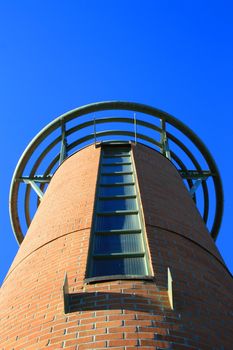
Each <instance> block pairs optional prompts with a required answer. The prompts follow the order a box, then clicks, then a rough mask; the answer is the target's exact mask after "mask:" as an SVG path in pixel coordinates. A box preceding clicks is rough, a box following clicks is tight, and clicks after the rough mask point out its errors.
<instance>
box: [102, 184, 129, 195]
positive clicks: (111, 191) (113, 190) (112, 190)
mask: <svg viewBox="0 0 233 350" xmlns="http://www.w3.org/2000/svg"><path fill="white" fill-rule="evenodd" d="M134 194H135V189H134V185H128V186H127V185H126V186H116V187H104V186H100V191H99V195H100V196H108V197H111V196H131V195H134Z"/></svg>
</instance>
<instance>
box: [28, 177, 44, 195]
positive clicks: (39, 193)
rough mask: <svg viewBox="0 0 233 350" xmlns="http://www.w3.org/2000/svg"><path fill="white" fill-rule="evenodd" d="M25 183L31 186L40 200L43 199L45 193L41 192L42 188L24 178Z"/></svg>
mask: <svg viewBox="0 0 233 350" xmlns="http://www.w3.org/2000/svg"><path fill="white" fill-rule="evenodd" d="M23 182H24V183H25V184H27V185H30V186H31V187H32V188H33V190H34V191H35V192H36V194H37V196H38V197H39V198H40V199H42V198H43V195H44V193H43V192H42V191H41V189H40V187H39V186H38V185H37V184H36V183H35V181H33V180H30V179H26V178H24V179H23Z"/></svg>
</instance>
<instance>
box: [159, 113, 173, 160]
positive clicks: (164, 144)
mask: <svg viewBox="0 0 233 350" xmlns="http://www.w3.org/2000/svg"><path fill="white" fill-rule="evenodd" d="M160 122H161V129H162V131H161V138H160V142H161V144H162V153H163V155H164V156H165V157H166V158H168V159H169V160H171V153H170V148H169V144H168V139H167V133H166V122H165V120H164V119H160Z"/></svg>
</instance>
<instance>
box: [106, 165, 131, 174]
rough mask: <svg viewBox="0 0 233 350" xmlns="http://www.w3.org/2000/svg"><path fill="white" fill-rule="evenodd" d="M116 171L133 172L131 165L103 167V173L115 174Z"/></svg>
mask: <svg viewBox="0 0 233 350" xmlns="http://www.w3.org/2000/svg"><path fill="white" fill-rule="evenodd" d="M116 171H132V167H131V165H129V164H127V165H103V166H102V169H101V172H102V173H114V172H116Z"/></svg>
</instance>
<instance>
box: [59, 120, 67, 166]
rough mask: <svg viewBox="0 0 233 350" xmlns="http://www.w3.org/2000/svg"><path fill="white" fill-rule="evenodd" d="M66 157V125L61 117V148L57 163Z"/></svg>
mask: <svg viewBox="0 0 233 350" xmlns="http://www.w3.org/2000/svg"><path fill="white" fill-rule="evenodd" d="M66 157H67V140H66V125H65V123H64V120H63V119H61V149H60V159H59V165H61V163H63V162H64V160H65V159H66Z"/></svg>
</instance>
